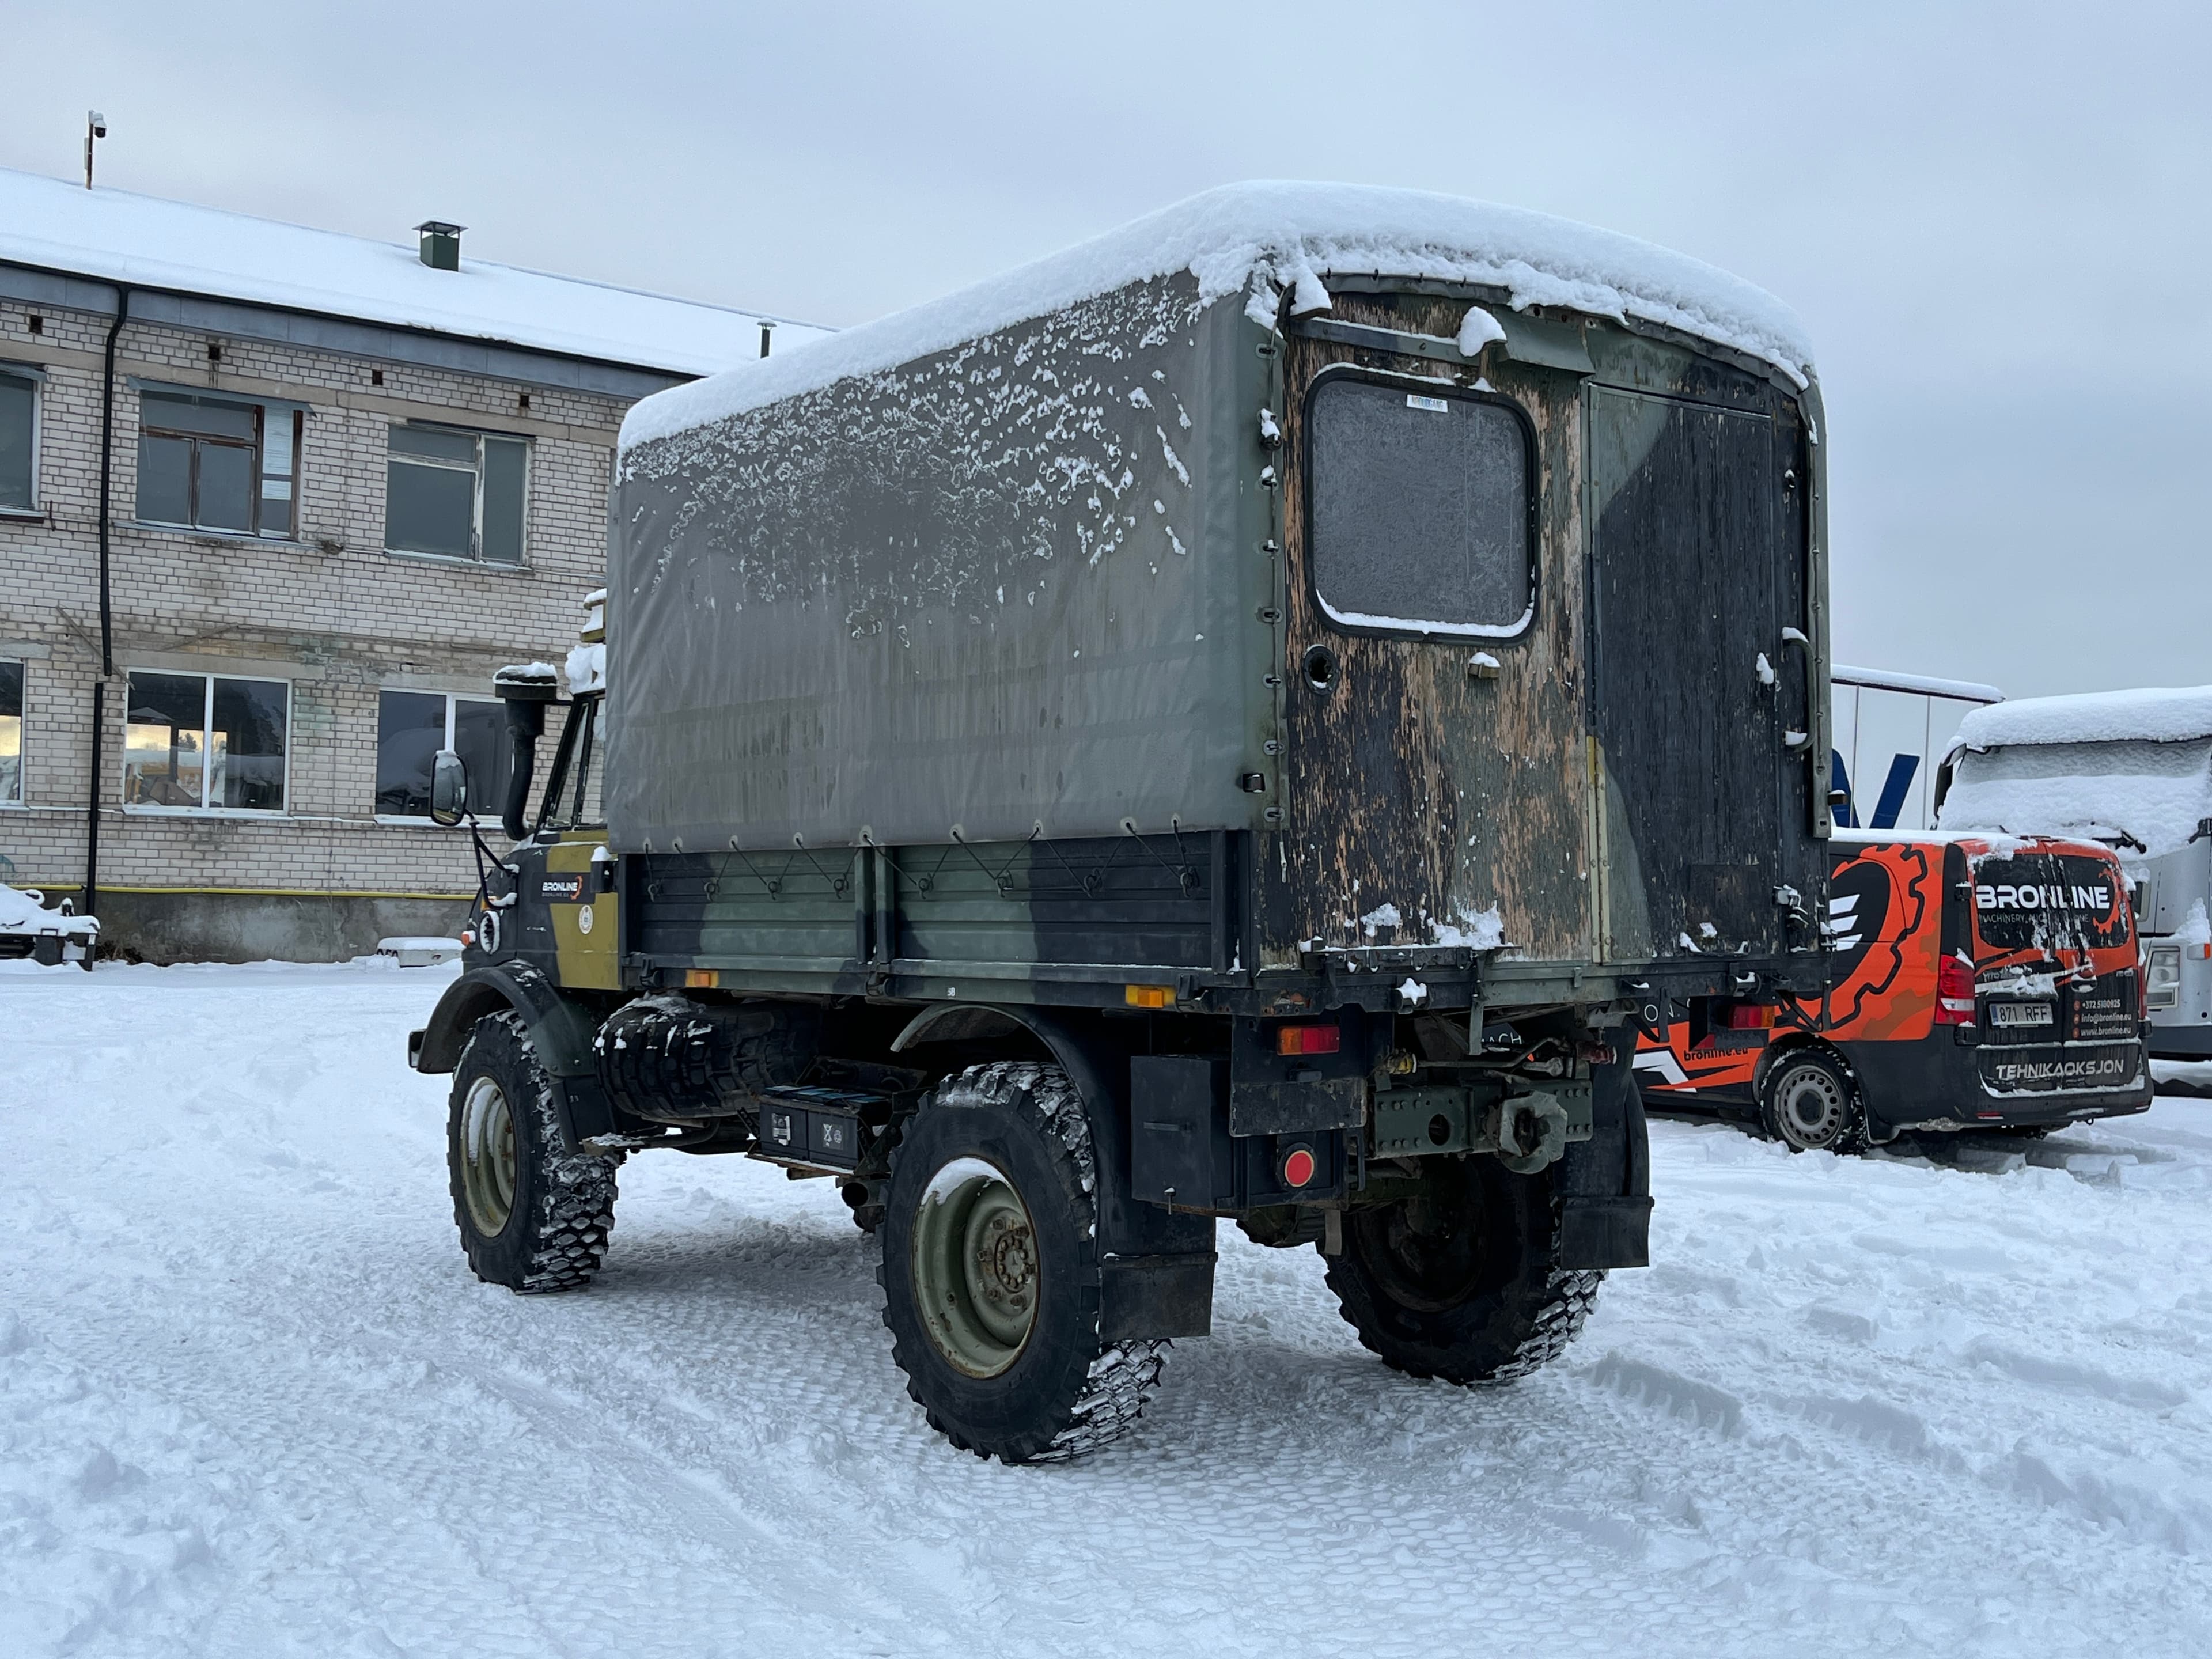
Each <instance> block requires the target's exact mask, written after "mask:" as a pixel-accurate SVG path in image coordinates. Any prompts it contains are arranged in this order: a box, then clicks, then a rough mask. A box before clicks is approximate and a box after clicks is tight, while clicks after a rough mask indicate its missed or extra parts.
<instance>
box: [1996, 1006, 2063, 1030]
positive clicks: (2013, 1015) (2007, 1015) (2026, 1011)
mask: <svg viewBox="0 0 2212 1659" xmlns="http://www.w3.org/2000/svg"><path fill="white" fill-rule="evenodd" d="M1990 1024H1992V1025H2051V1024H2057V1021H2056V1019H2055V1018H2053V1017H2052V1014H2051V1005H2050V1004H2049V1003H2047V1002H1992V1003H1991V1004H1990Z"/></svg>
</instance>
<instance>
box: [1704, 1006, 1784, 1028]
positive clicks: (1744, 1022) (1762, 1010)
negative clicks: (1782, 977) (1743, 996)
mask: <svg viewBox="0 0 2212 1659" xmlns="http://www.w3.org/2000/svg"><path fill="white" fill-rule="evenodd" d="M1774 1012H1775V1011H1774V1006H1773V1005H1772V1004H1771V1003H1766V1002H1724V1003H1723V1004H1721V1006H1719V1007H1717V1008H1716V1009H1715V1010H1713V1024H1715V1025H1716V1026H1717V1027H1718V1028H1719V1029H1720V1030H1723V1031H1765V1030H1772V1029H1773V1026H1774Z"/></svg>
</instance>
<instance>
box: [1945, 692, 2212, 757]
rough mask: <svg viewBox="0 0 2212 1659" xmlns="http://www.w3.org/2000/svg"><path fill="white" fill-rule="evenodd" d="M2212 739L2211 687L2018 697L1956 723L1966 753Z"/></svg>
mask: <svg viewBox="0 0 2212 1659" xmlns="http://www.w3.org/2000/svg"><path fill="white" fill-rule="evenodd" d="M2204 737H2212V685H2185V686H2145V687H2143V688H2142V689H2140V690H2133V691H2086V692H2080V693H2077V694H2075V695H2074V696H2063V697H2022V698H2021V699H2019V700H2018V701H2016V702H2003V703H1998V704H1996V705H1994V706H1993V707H1990V708H1977V709H1974V710H1973V711H1972V713H1970V714H1967V716H1966V719H1964V720H1960V722H1959V739H1958V740H1959V741H1960V743H1961V744H1965V745H1966V747H1967V748H1969V749H1994V748H1999V747H2002V746H2003V745H2005V744H2022V743H2112V742H2136V743H2185V742H2187V741H2189V740H2190V739H2191V738H2204Z"/></svg>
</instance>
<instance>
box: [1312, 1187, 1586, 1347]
mask: <svg viewBox="0 0 2212 1659" xmlns="http://www.w3.org/2000/svg"><path fill="white" fill-rule="evenodd" d="M1419 1165H1420V1177H1419V1178H1420V1182H1421V1185H1422V1188H1423V1191H1422V1192H1421V1194H1420V1195H1419V1197H1416V1198H1411V1199H1405V1200H1400V1201H1399V1202H1397V1203H1395V1204H1387V1205H1379V1206H1376V1207H1374V1208H1371V1209H1361V1210H1353V1211H1352V1212H1350V1213H1349V1214H1347V1215H1346V1218H1345V1227H1344V1250H1343V1253H1342V1254H1341V1255H1336V1256H1334V1257H1331V1258H1329V1262H1328V1287H1329V1289H1330V1290H1332V1291H1335V1292H1336V1299H1337V1304H1338V1308H1339V1310H1340V1312H1341V1313H1342V1314H1343V1316H1344V1318H1345V1321H1346V1323H1347V1324H1349V1325H1350V1326H1351V1327H1352V1329H1354V1330H1355V1331H1357V1332H1358V1333H1359V1340H1360V1341H1361V1342H1362V1343H1363V1344H1364V1345H1365V1346H1367V1347H1369V1348H1370V1349H1372V1350H1373V1351H1374V1352H1376V1353H1377V1354H1379V1355H1381V1356H1382V1358H1383V1363H1384V1364H1388V1365H1392V1366H1395V1368H1396V1369H1398V1370H1401V1371H1406V1372H1408V1373H1410V1374H1411V1375H1413V1376H1437V1377H1442V1378H1443V1379H1444V1380H1445V1381H1446V1382H1448V1383H1510V1382H1512V1381H1513V1380H1514V1379H1515V1378H1516V1377H1521V1376H1527V1375H1528V1373H1529V1372H1531V1371H1533V1370H1536V1369H1537V1368H1538V1367H1539V1366H1541V1365H1544V1364H1548V1363H1549V1362H1550V1361H1552V1360H1553V1359H1556V1358H1559V1355H1560V1354H1561V1353H1563V1352H1565V1350H1566V1347H1567V1345H1568V1344H1569V1343H1571V1342H1572V1341H1573V1340H1575V1338H1576V1337H1577V1336H1578V1335H1579V1334H1581V1332H1582V1328H1583V1321H1584V1320H1586V1319H1587V1318H1589V1311H1590V1309H1591V1307H1592V1305H1593V1304H1595V1302H1596V1300H1597V1290H1598V1286H1599V1285H1601V1284H1602V1283H1603V1282H1604V1279H1605V1274H1604V1273H1602V1272H1598V1271H1594V1270H1579V1271H1577V1270H1571V1269H1566V1268H1562V1267H1559V1265H1558V1261H1559V1206H1558V1205H1557V1203H1556V1202H1555V1201H1554V1200H1553V1194H1552V1182H1551V1179H1550V1177H1549V1176H1548V1175H1542V1176H1518V1175H1515V1174H1513V1173H1512V1172H1511V1171H1510V1170H1507V1169H1506V1168H1505V1167H1504V1165H1503V1164H1499V1163H1498V1160H1497V1159H1496V1158H1422V1159H1419Z"/></svg>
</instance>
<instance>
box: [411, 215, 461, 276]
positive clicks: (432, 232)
mask: <svg viewBox="0 0 2212 1659" xmlns="http://www.w3.org/2000/svg"><path fill="white" fill-rule="evenodd" d="M467 228H468V227H467V226H466V225H455V224H449V223H447V222H446V221H445V220H443V219H425V220H424V221H423V222H422V223H421V224H419V225H417V226H416V227H415V232H416V235H418V236H420V237H421V238H422V241H421V243H420V244H419V249H420V252H421V254H422V263H423V264H426V265H428V266H429V267H430V269H431V270H459V269H460V268H461V233H462V232H463V231H465V230H466V229H467Z"/></svg>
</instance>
